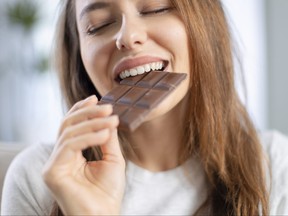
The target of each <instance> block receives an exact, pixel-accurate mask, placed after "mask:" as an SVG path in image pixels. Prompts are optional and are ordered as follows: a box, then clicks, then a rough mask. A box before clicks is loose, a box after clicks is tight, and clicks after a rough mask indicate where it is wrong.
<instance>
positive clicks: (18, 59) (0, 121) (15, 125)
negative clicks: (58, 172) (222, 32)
mask: <svg viewBox="0 0 288 216" xmlns="http://www.w3.org/2000/svg"><path fill="white" fill-rule="evenodd" d="M58 1H59V0H49V1H42V0H1V1H0V142H11V143H24V144H34V143H39V142H54V141H55V139H56V136H57V131H58V128H59V125H60V121H61V118H62V117H63V115H64V108H63V106H62V104H63V103H62V98H61V95H60V91H59V86H58V81H57V76H56V72H55V71H54V70H53V68H52V67H51V61H50V58H51V55H52V53H51V47H52V45H53V35H54V28H55V24H56V19H57V15H58V10H57V7H58ZM223 3H224V5H225V11H226V12H227V16H228V19H229V23H230V25H231V30H232V32H233V35H234V39H235V41H236V43H237V49H238V53H239V57H240V61H241V63H242V66H243V68H242V69H243V71H244V81H245V82H244V83H245V85H246V87H243V85H242V82H241V75H240V72H239V71H240V70H239V68H240V67H239V65H236V80H237V81H236V83H237V88H238V91H239V94H240V96H241V99H242V100H243V103H244V104H245V105H246V107H247V109H248V111H249V113H250V116H251V118H252V119H253V121H254V123H255V125H256V127H257V129H258V130H259V131H265V130H271V129H273V130H274V129H275V130H278V131H280V132H282V133H285V134H286V135H288V58H287V50H288V41H287V38H288V25H287V20H288V13H287V11H288V0H223ZM245 88H246V90H245Z"/></svg>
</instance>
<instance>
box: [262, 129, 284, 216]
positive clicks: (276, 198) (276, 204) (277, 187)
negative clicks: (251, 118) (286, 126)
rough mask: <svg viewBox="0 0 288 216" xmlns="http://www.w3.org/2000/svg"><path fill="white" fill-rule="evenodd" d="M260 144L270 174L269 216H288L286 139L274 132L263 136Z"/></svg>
mask: <svg viewBox="0 0 288 216" xmlns="http://www.w3.org/2000/svg"><path fill="white" fill-rule="evenodd" d="M262 143H263V146H264V150H265V151H266V152H267V156H268V161H269V164H270V172H271V180H270V181H269V183H270V185H268V187H270V191H269V192H270V214H271V215H288V138H287V137H286V136H284V135H283V134H281V133H279V132H275V131H274V132H269V133H266V134H264V135H263V136H262ZM267 176H268V175H267Z"/></svg>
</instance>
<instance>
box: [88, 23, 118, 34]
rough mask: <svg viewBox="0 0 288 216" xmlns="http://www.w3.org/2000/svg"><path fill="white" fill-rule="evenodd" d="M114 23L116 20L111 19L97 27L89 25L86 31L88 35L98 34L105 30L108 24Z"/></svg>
mask: <svg viewBox="0 0 288 216" xmlns="http://www.w3.org/2000/svg"><path fill="white" fill-rule="evenodd" d="M113 23H114V21H111V22H107V23H104V24H103V25H100V26H97V27H89V28H88V30H87V31H86V33H87V34H88V35H96V34H98V33H100V32H101V31H103V30H104V29H105V28H107V27H108V26H110V25H112V24H113Z"/></svg>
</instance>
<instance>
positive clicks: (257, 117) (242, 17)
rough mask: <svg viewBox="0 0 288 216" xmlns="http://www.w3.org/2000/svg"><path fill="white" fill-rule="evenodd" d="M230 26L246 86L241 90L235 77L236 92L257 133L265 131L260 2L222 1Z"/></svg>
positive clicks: (263, 39)
mask: <svg viewBox="0 0 288 216" xmlns="http://www.w3.org/2000/svg"><path fill="white" fill-rule="evenodd" d="M223 3H224V5H225V8H226V11H227V15H228V17H230V18H229V19H230V26H231V28H232V32H233V34H234V38H235V39H236V43H237V45H238V47H239V51H240V52H239V53H240V60H241V61H242V64H243V72H244V78H245V83H246V91H247V92H246V99H245V91H244V88H245V87H244V88H243V86H241V82H240V81H239V80H240V79H239V78H241V77H240V75H239V68H236V70H237V72H238V74H237V76H236V82H237V86H238V91H239V93H240V96H241V98H242V100H243V102H244V103H245V104H246V107H247V109H248V111H249V114H250V116H251V118H252V120H253V122H254V123H255V125H256V127H257V129H258V130H266V129H267V128H268V110H267V103H268V102H267V99H268V97H267V95H268V88H267V87H268V85H267V64H266V36H265V31H266V30H265V4H264V1H263V0H223Z"/></svg>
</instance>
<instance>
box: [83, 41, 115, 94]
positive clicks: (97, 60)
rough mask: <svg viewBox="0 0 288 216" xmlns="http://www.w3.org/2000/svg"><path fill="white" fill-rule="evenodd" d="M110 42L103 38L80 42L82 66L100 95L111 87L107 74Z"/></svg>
mask: <svg viewBox="0 0 288 216" xmlns="http://www.w3.org/2000/svg"><path fill="white" fill-rule="evenodd" d="M110 46H111V45H110V44H109V43H107V41H105V42H104V40H97V41H93V40H91V41H89V42H83V43H81V56H82V60H83V64H84V67H85V69H86V71H87V73H88V75H89V77H90V79H91V80H92V82H93V84H94V86H95V87H96V88H97V90H98V91H99V93H100V94H101V95H104V94H105V93H106V92H108V90H109V89H110V88H111V87H110V85H111V84H112V83H111V79H110V76H109V72H108V71H109V56H110V54H111V53H110V50H111V48H110Z"/></svg>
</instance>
